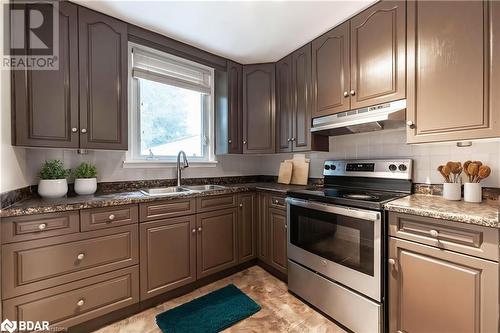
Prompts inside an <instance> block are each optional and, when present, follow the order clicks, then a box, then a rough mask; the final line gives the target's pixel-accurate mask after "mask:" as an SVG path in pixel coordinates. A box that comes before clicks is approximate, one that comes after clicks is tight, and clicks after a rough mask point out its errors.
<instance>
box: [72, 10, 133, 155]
mask: <svg viewBox="0 0 500 333" xmlns="http://www.w3.org/2000/svg"><path fill="white" fill-rule="evenodd" d="M78 14H79V44H80V49H79V53H80V124H81V144H80V145H81V147H82V148H97V149H124V150H126V149H127V144H128V142H127V132H128V128H127V57H128V56H127V25H126V23H124V22H121V21H118V20H115V19H113V18H111V17H108V16H106V15H103V14H100V13H96V12H93V11H90V10H88V9H85V8H82V7H80V8H79V9H78Z"/></svg>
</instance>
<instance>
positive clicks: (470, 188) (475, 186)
mask: <svg viewBox="0 0 500 333" xmlns="http://www.w3.org/2000/svg"><path fill="white" fill-rule="evenodd" d="M464 201H467V202H481V201H483V190H482V187H481V184H480V183H465V184H464Z"/></svg>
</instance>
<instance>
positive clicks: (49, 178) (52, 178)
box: [38, 160, 70, 199]
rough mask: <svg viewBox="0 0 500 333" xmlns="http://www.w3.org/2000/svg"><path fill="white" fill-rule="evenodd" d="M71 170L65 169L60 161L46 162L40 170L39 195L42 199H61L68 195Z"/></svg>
mask: <svg viewBox="0 0 500 333" xmlns="http://www.w3.org/2000/svg"><path fill="white" fill-rule="evenodd" d="M69 173H70V170H68V169H65V168H64V164H63V162H61V161H59V160H50V161H45V163H44V164H43V165H42V168H41V169H40V182H39V183H38V194H39V195H40V196H41V197H42V198H49V199H53V198H61V197H64V196H65V195H66V193H68V181H67V180H66V177H68V175H69Z"/></svg>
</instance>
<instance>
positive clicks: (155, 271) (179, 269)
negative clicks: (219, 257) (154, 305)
mask: <svg viewBox="0 0 500 333" xmlns="http://www.w3.org/2000/svg"><path fill="white" fill-rule="evenodd" d="M196 236H197V235H196V217H195V215H188V216H183V217H177V218H170V219H163V220H158V221H153V222H146V223H141V225H140V244H141V245H140V253H141V254H140V268H141V270H140V272H141V299H147V298H150V297H153V296H156V295H159V294H162V293H164V292H167V291H169V290H172V289H175V288H178V287H181V286H183V285H186V284H189V283H191V282H194V281H196Z"/></svg>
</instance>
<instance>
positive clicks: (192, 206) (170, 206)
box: [139, 199, 196, 222]
mask: <svg viewBox="0 0 500 333" xmlns="http://www.w3.org/2000/svg"><path fill="white" fill-rule="evenodd" d="M194 213H196V203H195V199H179V200H168V201H158V202H156V201H155V202H148V203H143V204H141V205H140V206H139V216H140V220H141V222H142V221H153V220H158V219H164V218H167V217H175V216H183V215H190V214H194Z"/></svg>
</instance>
